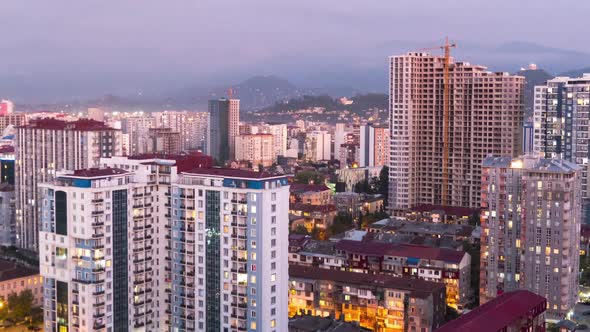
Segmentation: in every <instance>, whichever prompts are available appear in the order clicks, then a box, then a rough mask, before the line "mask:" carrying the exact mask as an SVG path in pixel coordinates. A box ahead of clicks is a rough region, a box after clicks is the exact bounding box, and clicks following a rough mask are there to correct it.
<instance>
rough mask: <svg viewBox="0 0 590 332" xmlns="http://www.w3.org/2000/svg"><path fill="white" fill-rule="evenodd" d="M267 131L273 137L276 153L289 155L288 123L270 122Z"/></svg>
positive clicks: (277, 154)
mask: <svg viewBox="0 0 590 332" xmlns="http://www.w3.org/2000/svg"><path fill="white" fill-rule="evenodd" d="M267 131H268V133H269V134H271V135H272V137H273V142H274V147H275V155H276V156H287V138H288V136H287V125H286V124H284V123H277V124H269V125H268V130H267ZM236 148H237V147H236Z"/></svg>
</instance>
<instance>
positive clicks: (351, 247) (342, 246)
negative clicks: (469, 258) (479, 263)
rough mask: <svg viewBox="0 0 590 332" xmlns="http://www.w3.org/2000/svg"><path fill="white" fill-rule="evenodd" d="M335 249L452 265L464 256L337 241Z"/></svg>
mask: <svg viewBox="0 0 590 332" xmlns="http://www.w3.org/2000/svg"><path fill="white" fill-rule="evenodd" d="M336 249H337V250H342V251H346V252H352V253H356V254H361V255H368V256H396V257H413V258H420V259H429V260H438V261H443V262H447V263H453V264H459V263H461V260H462V259H463V257H464V256H465V252H464V251H459V250H452V249H446V248H432V247H426V246H420V245H411V244H398V243H383V242H359V241H351V240H341V241H339V242H338V243H336Z"/></svg>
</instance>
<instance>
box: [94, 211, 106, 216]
mask: <svg viewBox="0 0 590 332" xmlns="http://www.w3.org/2000/svg"><path fill="white" fill-rule="evenodd" d="M91 214H92V215H93V216H98V215H101V214H104V211H101V210H95V211H92V213H91Z"/></svg>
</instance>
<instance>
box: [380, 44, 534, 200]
mask: <svg viewBox="0 0 590 332" xmlns="http://www.w3.org/2000/svg"><path fill="white" fill-rule="evenodd" d="M389 63H390V81H389V84H390V86H389V98H390V100H389V103H390V107H389V109H390V123H389V128H390V136H391V165H390V170H389V172H390V195H389V199H390V203H389V207H390V209H391V210H392V212H397V211H403V210H407V209H410V208H412V207H413V206H416V205H420V204H435V205H447V206H464V207H472V208H477V207H479V204H480V201H481V193H480V182H481V162H482V160H483V159H484V158H485V157H487V156H488V155H490V154H493V155H506V156H514V157H516V156H518V155H519V154H520V153H521V150H522V143H521V140H522V132H521V130H522V129H521V127H522V116H523V115H522V114H523V83H524V77H521V76H514V75H510V74H507V73H492V72H489V71H487V70H486V67H483V66H479V65H471V64H469V63H466V62H454V61H451V63H450V64H449V68H448V80H449V81H448V82H449V84H448V86H447V88H448V89H445V86H446V84H445V79H444V78H445V75H444V73H445V70H444V67H445V65H444V63H445V57H443V56H433V55H430V54H426V53H408V54H406V55H400V56H392V57H390V58H389ZM445 93H448V94H449V100H448V104H447V103H445V100H446V99H447V98H444V95H445ZM445 106H446V107H448V108H449V122H448V126H449V127H448V133H449V134H448V141H447V142H446V143H447V146H446V148H444V143H445V135H444V132H445V128H447V125H446V124H445V122H446V121H445V116H444V114H443V113H444V112H443V110H444V109H445ZM445 151H448V158H444V157H445V155H446V153H445ZM445 166H446V167H445ZM443 184H446V186H445V188H443Z"/></svg>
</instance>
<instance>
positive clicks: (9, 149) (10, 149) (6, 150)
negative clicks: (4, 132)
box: [0, 145, 14, 153]
mask: <svg viewBox="0 0 590 332" xmlns="http://www.w3.org/2000/svg"><path fill="white" fill-rule="evenodd" d="M10 152H14V146H12V145H2V146H0V153H10Z"/></svg>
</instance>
